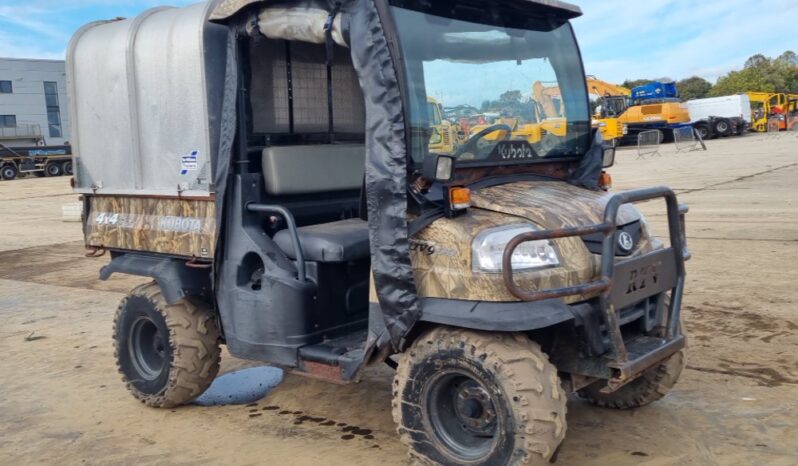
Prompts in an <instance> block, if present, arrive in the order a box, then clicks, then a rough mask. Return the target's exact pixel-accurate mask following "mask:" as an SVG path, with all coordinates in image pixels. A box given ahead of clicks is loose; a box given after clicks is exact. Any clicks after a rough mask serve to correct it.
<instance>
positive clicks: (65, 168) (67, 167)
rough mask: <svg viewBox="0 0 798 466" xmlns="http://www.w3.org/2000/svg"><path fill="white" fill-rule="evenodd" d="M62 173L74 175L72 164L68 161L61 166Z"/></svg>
mask: <svg viewBox="0 0 798 466" xmlns="http://www.w3.org/2000/svg"><path fill="white" fill-rule="evenodd" d="M61 172H62V173H64V174H65V175H70V176H71V175H72V162H71V161H69V160H67V161H66V162H64V163H62V164H61Z"/></svg>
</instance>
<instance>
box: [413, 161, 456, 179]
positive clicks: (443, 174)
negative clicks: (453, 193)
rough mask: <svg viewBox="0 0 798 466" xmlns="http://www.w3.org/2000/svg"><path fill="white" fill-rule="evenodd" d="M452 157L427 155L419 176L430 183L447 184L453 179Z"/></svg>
mask: <svg viewBox="0 0 798 466" xmlns="http://www.w3.org/2000/svg"><path fill="white" fill-rule="evenodd" d="M454 159H455V158H454V157H453V156H451V155H443V154H429V155H428V156H427V157H426V158H425V159H424V165H423V167H422V168H421V174H422V175H423V176H424V178H426V179H428V180H430V181H438V182H441V183H447V182H449V181H452V179H454Z"/></svg>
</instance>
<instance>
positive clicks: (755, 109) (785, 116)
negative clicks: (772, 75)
mask: <svg viewBox="0 0 798 466" xmlns="http://www.w3.org/2000/svg"><path fill="white" fill-rule="evenodd" d="M747 94H748V99H749V100H750V101H751V129H753V130H754V131H758V132H760V133H764V132H766V131H767V130H768V121H771V120H774V121H777V122H778V127H779V130H780V131H781V130H785V129H790V128H791V125H790V121H788V120H789V119H790V116H791V115H792V114H793V113H795V112H794V108H795V101H796V100H798V94H782V93H780V92H747ZM790 107H792V109H793V110H792V111H791V109H790Z"/></svg>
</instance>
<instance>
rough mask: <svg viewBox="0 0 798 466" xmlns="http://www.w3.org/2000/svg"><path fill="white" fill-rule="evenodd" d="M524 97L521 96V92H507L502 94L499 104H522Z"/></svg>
mask: <svg viewBox="0 0 798 466" xmlns="http://www.w3.org/2000/svg"><path fill="white" fill-rule="evenodd" d="M523 97H524V96H523V95H522V94H521V91H507V92H504V93H502V95H500V96H499V102H503V103H516V102H521V99H522V98H523Z"/></svg>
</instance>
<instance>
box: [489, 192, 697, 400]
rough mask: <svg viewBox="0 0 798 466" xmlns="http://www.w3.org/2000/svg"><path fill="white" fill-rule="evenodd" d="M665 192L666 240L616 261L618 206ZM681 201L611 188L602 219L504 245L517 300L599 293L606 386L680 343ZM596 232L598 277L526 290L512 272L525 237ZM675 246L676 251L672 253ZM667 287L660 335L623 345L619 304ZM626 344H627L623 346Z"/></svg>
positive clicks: (507, 275)
mask: <svg viewBox="0 0 798 466" xmlns="http://www.w3.org/2000/svg"><path fill="white" fill-rule="evenodd" d="M656 198H664V199H665V204H666V206H667V213H668V231H669V234H670V246H669V247H667V248H664V249H659V250H656V251H653V252H649V253H647V254H644V255H642V256H639V257H635V258H632V259H627V260H624V261H620V262H618V263H617V264H616V262H615V244H616V242H617V229H618V225H617V217H618V210H619V209H620V207H621V206H622V205H624V204H630V203H634V202H641V201H648V200H651V199H656ZM686 213H687V208H686V207H685V206H679V204H678V202H677V200H676V194H674V192H673V191H672V190H671V189H670V188H667V187H654V188H645V189H637V190H633V191H626V192H622V193H618V194H615V195H614V196H612V197H611V198H610V200H609V202H608V203H607V206H606V208H605V210H604V221H603V223H600V224H597V225H589V226H582V227H569V228H561V229H557V230H545V231H532V232H528V233H522V234H520V235H518V236H515V237H514V238H513V239H512V240H510V242H509V243H508V244H507V246H506V247H505V249H504V255H503V257H502V265H503V268H502V271H503V272H502V273H503V277H504V283H505V285H506V286H507V289H508V290H509V291H510V293H511V294H512V295H513V296H515V297H516V298H518V299H520V300H522V301H540V300H543V299H552V298H562V297H565V296H573V295H579V294H593V293H601V294H600V296H599V306H600V312H601V314H602V316H603V318H604V320H605V322H606V326H607V331H608V333H609V337H610V338H609V340H610V353H609V355H608V357H609V359H610V360H609V361H608V362H606V366H607V367H609V368H610V369H611V374H612V376H611V377H610V379H609V380H608V383H607V391H615V390H617V389H618V388H620V387H621V386H623V385H625V384H626V383H628V382H630V381H631V380H634V378H635V377H637V376H638V375H640V374H641V373H643V372H644V371H645V370H646V369H648V368H650V367H652V366H654V365H656V364H657V363H659V362H660V361H662V360H664V359H665V358H667V357H669V356H671V355H672V354H674V353H676V352H677V351H679V350H680V349H682V348H683V347H684V346H685V339H684V336H683V335H681V332H680V328H679V318H680V312H681V305H682V294H683V292H684V281H685V267H684V262H685V260H686V259H687V258H689V256H690V254H689V252H688V251H687V248H686V244H685V243H686V237H685V232H684V215H685V214H686ZM595 233H601V234H602V235H603V236H604V239H603V242H602V249H601V274H600V276H599V278H598V279H597V280H594V281H591V282H587V283H583V284H580V285H574V286H568V287H562V288H552V289H547V290H538V291H525V290H522V289H521V288H519V287H518V285H517V284H516V283H515V280H514V277H513V269H512V257H513V253H514V252H515V249H516V248H517V247H518V246H519V245H521V244H522V243H525V242H528V241H539V240H550V239H555V238H566V237H573V236H579V237H582V236H586V235H590V234H595ZM677 251H678V253H677ZM666 291H670V292H671V299H670V306H669V309H668V320H667V324H666V333H665V336H664V338H656V337H648V336H646V337H639V338H636V339H634V340H633V341H631V342H629V344H628V345H627V344H626V343H624V341H623V336H622V335H621V328H620V324H619V322H618V312H617V311H618V310H619V309H622V308H624V307H626V306H628V305H630V304H633V303H635V302H638V301H640V300H642V299H644V298H646V297H649V296H653V295H656V294H658V293H662V292H666ZM627 346H628V347H627Z"/></svg>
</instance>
